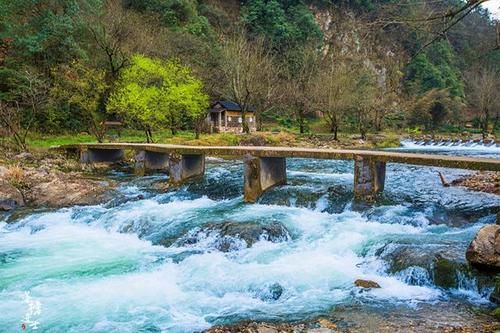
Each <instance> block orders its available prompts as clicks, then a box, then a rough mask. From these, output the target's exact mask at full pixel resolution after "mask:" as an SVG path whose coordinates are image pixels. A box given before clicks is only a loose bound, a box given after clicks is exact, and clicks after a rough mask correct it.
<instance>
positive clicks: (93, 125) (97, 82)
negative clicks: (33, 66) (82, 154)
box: [51, 61, 109, 142]
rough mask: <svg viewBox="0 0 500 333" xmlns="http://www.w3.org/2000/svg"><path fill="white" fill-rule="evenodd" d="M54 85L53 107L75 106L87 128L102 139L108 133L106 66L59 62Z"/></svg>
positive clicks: (54, 75)
mask: <svg viewBox="0 0 500 333" xmlns="http://www.w3.org/2000/svg"><path fill="white" fill-rule="evenodd" d="M52 75H53V77H54V86H53V87H52V89H51V100H52V105H53V107H56V108H57V107H64V106H67V107H69V108H70V109H71V108H76V109H78V110H79V111H81V113H82V114H83V117H84V121H85V123H86V124H88V130H89V131H90V132H91V133H92V134H93V135H94V136H95V137H96V139H97V141H99V142H102V141H103V140H104V135H105V127H104V121H105V118H106V113H105V110H104V105H103V99H104V96H105V95H106V93H107V91H108V89H109V86H108V85H107V84H106V80H105V76H106V73H105V71H104V70H99V69H94V68H91V67H89V66H87V65H86V64H84V63H83V62H81V61H74V62H73V63H71V65H69V66H68V65H62V66H59V68H57V69H56V70H54V71H53V73H52Z"/></svg>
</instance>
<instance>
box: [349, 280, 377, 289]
mask: <svg viewBox="0 0 500 333" xmlns="http://www.w3.org/2000/svg"><path fill="white" fill-rule="evenodd" d="M354 285H355V286H356V287H358V288H364V289H374V288H375V289H376V288H380V285H379V284H378V283H377V282H375V281H370V280H361V279H358V280H356V281H354Z"/></svg>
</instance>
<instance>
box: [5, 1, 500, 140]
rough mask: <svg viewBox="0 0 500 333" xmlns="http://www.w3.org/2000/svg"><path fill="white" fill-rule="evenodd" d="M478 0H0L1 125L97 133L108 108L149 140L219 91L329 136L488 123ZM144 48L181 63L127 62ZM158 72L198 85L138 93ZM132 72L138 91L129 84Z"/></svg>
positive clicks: (493, 61) (489, 131)
mask: <svg viewBox="0 0 500 333" xmlns="http://www.w3.org/2000/svg"><path fill="white" fill-rule="evenodd" d="M479 3H480V2H479ZM479 3H478V2H476V1H470V2H467V3H466V4H464V3H462V2H460V1H455V0H443V1H438V2H436V1H424V2H422V1H414V0H407V1H391V0H379V1H376V0H356V1H334V0H315V1H302V0H287V1H285V0H266V1H264V0H246V1H241V2H240V1H232V0H231V1H222V0H203V1H202V0H200V1H196V0H140V1H131V0H124V1H119V0H108V1H104V0H92V1H83V0H56V1H48V0H37V1H6V0H3V1H1V2H0V21H1V22H2V23H1V24H0V82H1V83H0V113H1V115H2V123H1V127H0V129H1V130H2V131H3V133H4V135H6V134H9V135H12V136H13V137H14V141H15V143H16V144H17V145H18V146H21V147H22V146H25V145H26V144H25V141H26V137H27V136H28V133H32V132H42V133H74V132H82V131H83V132H89V133H92V134H93V135H95V136H96V137H97V139H98V140H102V139H103V132H104V131H105V129H103V128H102V124H103V123H104V122H105V120H119V121H122V122H124V123H125V125H126V126H127V127H129V128H135V129H139V130H144V131H145V133H146V137H147V139H148V140H153V135H154V133H155V131H158V130H161V129H164V128H169V129H171V131H172V133H174V134H175V133H176V132H177V131H178V130H185V129H195V130H196V132H197V133H198V132H200V131H202V130H203V126H202V125H203V124H202V121H203V118H204V116H205V110H206V108H207V107H208V106H209V105H210V103H211V102H213V101H215V100H218V99H227V100H233V101H235V102H236V103H238V104H239V105H240V106H241V109H242V118H243V119H242V122H243V127H244V128H246V127H248V126H246V120H245V110H247V109H249V108H255V109H256V110H257V112H256V117H257V128H258V129H270V128H273V127H279V128H288V129H289V130H292V131H293V130H297V131H299V132H300V133H304V132H308V131H312V132H314V131H315V129H314V126H312V124H313V123H315V120H314V119H318V118H319V119H320V122H322V123H324V127H326V129H327V130H328V131H331V132H332V133H334V134H335V136H336V134H337V132H339V131H340V132H349V133H351V132H358V133H360V134H361V137H362V138H364V137H366V134H367V133H369V132H378V131H380V130H383V129H385V128H389V129H396V130H398V129H402V128H407V129H408V130H412V131H415V132H419V131H420V130H424V131H430V132H435V131H438V130H443V129H446V130H452V131H457V132H460V131H463V130H464V127H465V125H466V124H468V127H471V126H473V127H475V128H478V131H480V132H482V133H483V136H484V137H487V136H488V135H495V133H496V131H497V127H498V126H497V125H498V120H499V105H500V102H499V100H500V97H499V96H498V95H499V93H498V92H496V90H497V89H495V87H496V86H498V77H499V75H498V73H499V68H500V52H499V49H498V45H497V44H496V43H497V41H496V31H495V24H496V23H495V22H494V21H493V20H492V19H491V18H490V16H489V14H488V12H487V11H486V10H484V9H482V7H480V6H479ZM139 54H140V55H142V56H143V57H144V58H139V57H137V56H136V55H139ZM139 59H143V60H142V63H139V62H140V61H141V60H139ZM149 59H151V61H153V62H154V61H156V60H155V59H158V61H159V62H160V63H158V64H157V66H159V67H158V68H161V67H162V66H167V65H168V64H167V65H165V63H168V62H174V63H176V64H177V65H176V66H180V67H178V68H177V69H175V68H173V67H172V66H174V65H172V64H171V65H170V66H171V67H172V70H171V72H170V73H167V74H165V75H166V76H164V77H163V78H155V77H154V76H155V75H156V73H158V71H156V72H155V71H153V72H151V73H149V74H144V75H149V77H147V78H146V77H145V76H144V75H142V76H141V78H139V77H138V76H134V77H132V76H130V75H128V74H127V73H128V72H134V71H135V72H137V70H138V68H139V69H140V68H142V69H144V68H145V67H144V66H149V65H147V63H148V61H149ZM141 66H142V67H141ZM180 72H182V73H184V74H179V73H180ZM127 75H128V76H127ZM168 75H170V76H172V75H189V80H191V81H192V82H193V83H192V85H191V87H192V88H190V89H195V88H193V87H194V86H195V85H200V87H201V89H199V90H196V89H195V90H193V91H189V92H188V91H187V90H183V91H182V93H179V94H178V95H177V97H176V98H177V100H175V101H172V100H169V101H165V102H158V101H159V100H160V99H159V97H158V96H156V97H153V96H150V97H151V98H150V99H147V98H146V97H145V96H146V95H147V94H145V93H144V92H145V91H150V92H151V89H150V88H151V87H155V84H151V82H160V81H161V82H167V81H169V80H171V79H170V78H169V76H168ZM126 78H128V81H127V79H126ZM134 80H135V81H134ZM137 80H139V81H137ZM158 80H160V81H158ZM175 80H180V81H178V82H181V81H185V80H186V77H177V78H176V79H175ZM198 81H199V83H198ZM138 82H142V83H139V85H138V86H136V88H140V89H144V90H142V92H139V91H135V93H136V94H137V96H141V97H142V99H141V100H138V99H137V98H136V97H132V95H131V94H132V93H134V91H132V90H130V84H135V85H137V84H138ZM162 89H164V90H165V91H167V90H168V89H170V88H168V87H162ZM186 89H187V88H186ZM158 93H160V92H158ZM485 96H489V97H485ZM186 101H190V102H189V103H187V102H186ZM158 103H160V104H161V103H164V104H161V105H160V108H158ZM159 109H163V110H164V111H158V110H159ZM131 110H132V111H131ZM133 110H136V111H133ZM471 124H472V125H471Z"/></svg>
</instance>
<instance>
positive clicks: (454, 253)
mask: <svg viewBox="0 0 500 333" xmlns="http://www.w3.org/2000/svg"><path fill="white" fill-rule="evenodd" d="M463 253H465V249H464V248H462V247H461V246H456V245H429V246H424V245H411V244H406V245H397V244H396V245H395V244H389V245H387V246H385V247H384V248H382V249H380V250H379V252H378V253H377V255H379V256H380V257H381V258H382V259H384V260H386V261H387V262H388V272H389V273H391V274H396V273H397V274H398V275H399V277H400V279H401V280H403V281H405V282H406V283H409V284H413V285H426V284H428V282H429V281H426V279H429V280H430V281H431V282H432V283H433V284H435V285H436V286H438V287H441V288H457V287H458V286H459V283H460V275H462V278H471V277H472V272H471V270H470V268H469V267H468V265H467V263H466V261H465V257H464V255H463Z"/></svg>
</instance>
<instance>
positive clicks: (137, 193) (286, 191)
mask: <svg viewBox="0 0 500 333" xmlns="http://www.w3.org/2000/svg"><path fill="white" fill-rule="evenodd" d="M408 148H409V149H411V150H422V149H424V148H421V147H418V146H411V147H408ZM447 149H448V150H447V151H446V152H445V153H450V154H468V155H474V156H476V155H477V156H488V157H499V156H500V153H499V152H498V151H497V150H498V149H497V148H496V147H491V148H490V149H477V150H470V149H469V150H467V151H461V150H460V148H459V147H458V148H453V149H451V148H447ZM242 167H243V166H242V163H241V162H239V161H224V160H217V159H210V160H209V161H208V167H207V174H206V176H205V178H204V180H202V181H199V182H195V183H191V184H187V185H185V186H183V187H180V188H177V189H175V190H170V191H169V192H167V193H160V192H158V191H154V190H152V186H151V184H152V183H153V182H157V181H165V180H166V179H167V176H165V175H161V174H158V175H153V176H150V177H144V178H135V177H132V176H131V175H130V174H129V173H128V172H127V171H126V170H125V171H120V172H111V173H110V177H112V178H114V179H117V180H118V181H119V182H120V184H121V187H120V189H119V193H118V194H117V198H116V199H115V200H113V201H111V202H108V203H105V204H102V205H97V206H89V207H69V208H65V209H60V210H53V211H43V212H40V211H38V212H37V211H33V212H31V213H30V214H29V215H27V216H25V217H22V218H18V219H17V220H14V221H9V223H7V220H6V218H5V219H4V220H3V222H0V332H17V331H21V324H22V323H25V324H27V331H37V332H196V331H202V330H204V329H207V328H209V327H211V326H212V325H214V324H220V323H230V322H235V321H238V320H241V319H253V320H300V319H303V318H307V317H310V316H314V315H317V314H321V313H323V312H326V311H329V310H331V309H332V308H334V307H335V306H336V305H345V304H353V303H359V302H361V303H363V304H384V303H387V302H389V303H391V304H400V305H401V306H404V307H418V306H419V304H421V303H432V302H437V301H441V302H442V301H446V300H447V299H451V298H461V299H464V300H465V301H466V302H469V303H471V304H475V305H478V306H487V305H488V301H487V297H488V289H487V288H486V289H484V290H483V289H481V288H478V285H477V283H476V282H475V280H474V278H471V277H467V278H462V279H461V280H460V281H461V283H460V284H459V286H458V287H457V288H451V289H442V288H438V287H436V286H435V285H434V284H433V283H432V281H431V279H430V278H429V276H428V274H427V273H426V271H425V270H424V269H422V268H419V267H411V268H410V269H407V270H405V271H403V272H399V273H394V274H391V273H389V270H388V267H389V264H390V263H389V262H388V261H387V260H386V259H385V257H383V256H382V255H381V252H384V251H385V252H387V251H391V249H392V248H397V246H399V245H412V246H414V248H415V249H416V251H417V250H419V249H425V248H427V247H429V246H445V247H449V248H452V249H458V250H456V251H462V250H464V249H465V248H466V246H467V245H468V243H469V242H470V240H471V239H472V238H473V237H474V235H475V233H476V232H477V230H478V229H479V228H480V227H481V226H482V225H483V224H485V223H488V222H492V221H493V220H494V215H493V212H494V210H495V209H496V208H497V207H498V206H499V204H500V201H499V197H498V196H495V195H491V194H484V193H473V192H470V191H467V190H466V189H463V188H443V187H442V186H441V185H440V181H439V177H438V176H437V171H439V170H442V169H439V168H427V167H416V166H407V165H398V164H392V165H389V166H388V174H387V182H386V191H385V193H384V194H383V196H382V197H381V198H380V200H379V203H378V204H377V205H376V206H374V207H365V208H360V207H358V206H357V205H355V204H354V203H353V202H352V200H351V198H352V182H353V175H352V169H353V165H352V163H351V162H346V161H318V160H289V161H288V166H287V170H288V185H286V186H283V187H279V188H275V189H273V190H271V191H270V192H268V193H266V194H265V195H264V196H263V197H262V198H261V200H260V201H259V203H258V204H255V205H246V204H243V203H242V193H241V191H242ZM444 170H445V169H444ZM445 172H446V175H447V177H448V178H449V179H453V178H456V177H459V176H461V175H464V174H467V173H468V172H467V171H464V170H454V169H453V170H445ZM227 221H232V222H236V223H241V224H245V223H247V224H250V223H251V224H253V225H264V226H266V225H267V226H269V225H273V224H279V225H281V226H282V227H284V228H285V229H286V235H285V236H284V237H282V238H279V239H274V240H271V241H270V240H269V237H265V235H263V236H262V237H260V240H257V241H256V243H254V244H252V246H248V244H247V243H246V242H245V241H244V240H242V239H240V238H238V237H235V236H234V235H232V236H230V237H226V238H224V241H225V242H229V243H230V246H229V250H228V251H221V248H220V244H221V243H220V242H221V237H223V235H221V234H220V233H219V232H217V229H215V231H214V230H209V231H207V230H206V229H203V228H204V226H207V225H211V226H213V225H217V224H222V223H224V222H227ZM381 249H383V251H382V250H381ZM457 255H460V254H457ZM356 279H370V280H374V281H377V282H378V283H379V284H380V285H381V287H382V288H381V289H376V290H371V291H369V292H360V291H359V290H357V289H356V288H355V287H354V286H353V281H354V280H356Z"/></svg>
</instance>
